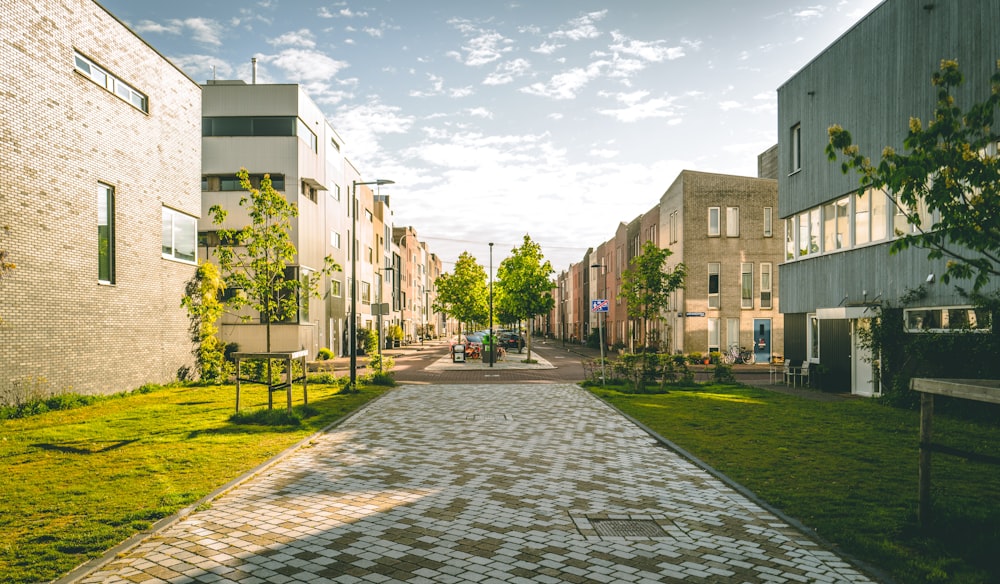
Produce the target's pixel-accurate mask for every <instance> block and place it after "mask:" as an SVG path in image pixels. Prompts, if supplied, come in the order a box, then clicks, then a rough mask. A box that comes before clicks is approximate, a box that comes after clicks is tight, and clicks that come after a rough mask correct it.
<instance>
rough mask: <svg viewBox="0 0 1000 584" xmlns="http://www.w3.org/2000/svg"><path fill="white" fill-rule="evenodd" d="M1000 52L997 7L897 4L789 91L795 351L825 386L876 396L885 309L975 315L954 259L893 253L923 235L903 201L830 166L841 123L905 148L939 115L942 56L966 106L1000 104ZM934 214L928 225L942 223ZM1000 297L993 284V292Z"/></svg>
mask: <svg viewBox="0 0 1000 584" xmlns="http://www.w3.org/2000/svg"><path fill="white" fill-rule="evenodd" d="M998 57H1000V0H977V1H976V2H927V1H924V0H888V1H887V2H884V3H882V4H880V5H879V6H878V7H876V8H875V9H874V10H872V12H871V13H869V14H868V15H867V16H866V17H865V18H864V19H862V20H861V21H860V22H858V24H857V25H855V26H854V27H853V28H852V29H851V30H849V31H848V32H847V33H845V34H844V35H843V36H842V37H841V38H840V39H838V40H837V41H836V42H834V43H833V44H832V45H831V46H830V47H828V48H827V49H826V50H825V51H824V52H823V53H821V54H820V55H818V56H817V57H816V58H815V59H813V60H812V62H810V63H809V64H808V65H806V67H804V68H803V69H802V70H801V71H799V72H798V73H796V74H795V75H794V76H792V78H791V79H789V80H788V81H787V82H786V83H785V84H784V85H782V86H781V87H780V88H779V89H778V124H779V137H778V151H779V168H780V171H779V175H778V190H779V192H780V202H779V209H778V216H779V218H780V219H781V220H782V221H783V223H784V226H783V230H782V231H783V233H782V236H783V238H784V246H785V250H784V257H785V260H784V263H783V264H782V265H781V268H780V275H781V280H782V282H783V286H782V293H781V311H782V312H783V313H784V314H785V353H786V356H787V357H788V358H790V359H792V360H795V361H797V362H801V361H807V362H809V363H810V364H814V365H815V364H818V365H822V366H823V370H824V380H823V382H824V385H826V384H829V386H830V387H831V388H833V389H843V390H845V391H846V389H847V388H850V390H851V392H853V393H855V394H860V395H873V394H877V393H879V391H880V388H879V385H878V380H877V379H876V378H875V376H874V375H873V358H872V355H871V354H870V352H869V351H868V349H866V347H865V345H864V343H863V341H862V339H863V336H864V331H865V329H866V328H868V326H869V324H870V319H871V318H872V317H873V316H874V315H875V314H877V312H878V310H879V307H880V306H881V305H883V304H888V305H893V306H902V301H901V299H902V298H904V297H906V296H910V297H911V299H912V298H914V296H915V295H913V294H910V293H911V292H912V291H914V290H917V289H922V291H923V295H922V298H920V299H916V300H912V301H911V302H910V304H908V305H907V309H906V311H905V317H906V318H905V320H906V322H907V327H912V329H913V330H914V331H917V330H927V329H935V330H942V331H946V330H948V329H949V328H951V327H953V326H958V325H959V324H961V323H963V322H964V323H968V322H969V316H970V315H972V314H974V313H972V312H971V306H970V305H969V303H968V301H967V300H964V299H962V297H961V296H960V295H958V294H957V293H956V291H955V290H954V288H953V287H952V286H946V285H943V284H941V283H940V281H939V280H938V278H940V275H941V274H942V273H943V271H944V269H945V265H946V263H945V262H946V260H944V259H941V260H929V259H927V251H926V250H921V249H913V248H911V249H909V250H905V251H903V252H901V253H899V254H896V255H890V253H889V246H890V245H891V244H892V241H893V240H894V239H895V238H896V237H897V234H898V233H905V232H907V231H909V230H911V229H912V226H910V225H908V223H907V221H906V218H905V216H904V215H903V214H902V212H901V211H900V210H899V209H898V207H897V205H896V203H895V199H894V197H893V193H887V192H881V191H873V190H871V189H867V190H862V191H861V192H860V193H858V192H857V191H858V177H857V176H856V175H854V174H848V175H844V174H843V173H842V172H841V169H840V164H839V163H831V162H829V161H828V160H827V158H826V155H825V153H824V147H825V146H826V144H827V141H828V135H827V130H828V128H829V127H830V126H831V125H833V124H839V125H841V126H843V127H844V128H845V129H847V130H848V131H850V132H851V134H852V135H853V138H854V141H855V143H856V144H857V145H858V146H859V147H860V149H861V151H862V152H863V153H865V154H867V155H870V156H872V157H873V158H876V157H878V156H879V155H880V153H881V152H882V150H883V148H884V147H885V146H892V147H893V148H895V149H896V150H897V151H899V152H903V151H904V149H903V147H902V142H903V139H904V137H905V136H906V134H907V131H908V128H909V120H910V117H911V116H913V117H918V118H921V119H924V120H926V119H927V118H928V117H929V116H930V115H931V114H932V112H933V110H934V105H935V100H936V93H935V89H934V88H932V86H931V84H930V78H931V75H932V74H933V73H934V72H936V71H938V70H939V68H940V63H941V61H942V60H943V59H956V60H957V61H958V63H959V66H960V67H961V69H962V72H963V73H964V74H965V77H966V81H965V84H964V85H963V86H962V88H961V90H960V95H959V96H958V98H959V104H958V105H959V106H960V107H961V106H962V104H963V103H964V104H966V105H967V104H968V103H971V102H972V101H981V100H983V99H985V97H986V96H988V95H989V93H990V84H989V77H990V74H991V73H993V72H994V71H995V68H996V62H997V58H998ZM923 214H924V215H925V217H924V226H925V227H929V226H930V225H931V224H933V219H934V218H933V217H931V216H930V215H929V214H927V213H926V212H924V213H923ZM997 289H998V286H997V283H995V282H994V283H991V285H990V287H989V289H988V291H996V290H997ZM973 318H974V317H973Z"/></svg>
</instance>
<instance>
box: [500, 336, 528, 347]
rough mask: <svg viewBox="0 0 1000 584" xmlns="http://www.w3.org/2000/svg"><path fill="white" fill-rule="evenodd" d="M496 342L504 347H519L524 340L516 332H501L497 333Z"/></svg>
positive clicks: (522, 344)
mask: <svg viewBox="0 0 1000 584" xmlns="http://www.w3.org/2000/svg"><path fill="white" fill-rule="evenodd" d="M497 344H498V345H500V346H501V347H503V348H505V349H520V348H521V347H522V346H524V340H523V339H522V338H521V335H519V334H517V333H512V332H501V333H500V334H499V335H497Z"/></svg>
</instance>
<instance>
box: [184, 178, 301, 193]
mask: <svg viewBox="0 0 1000 584" xmlns="http://www.w3.org/2000/svg"><path fill="white" fill-rule="evenodd" d="M267 176H268V177H270V179H271V188H273V189H274V190H276V191H283V190H285V175H283V174H268V175H267ZM249 179H250V186H252V187H253V188H255V189H259V188H260V183H261V181H262V180H264V175H263V174H251V175H250V176H249ZM201 185H202V187H201V190H203V191H242V190H243V185H242V184H241V183H240V178H239V177H238V176H236V175H235V174H227V175H221V176H205V177H202V179H201Z"/></svg>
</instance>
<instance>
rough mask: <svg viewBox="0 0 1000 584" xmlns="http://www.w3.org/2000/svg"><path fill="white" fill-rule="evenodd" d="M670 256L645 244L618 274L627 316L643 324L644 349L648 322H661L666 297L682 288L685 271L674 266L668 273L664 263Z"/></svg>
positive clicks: (666, 252) (651, 244) (683, 267)
mask: <svg viewBox="0 0 1000 584" xmlns="http://www.w3.org/2000/svg"><path fill="white" fill-rule="evenodd" d="M671 255H673V253H672V252H671V251H670V250H669V249H660V248H659V246H657V245H656V243H654V242H653V241H647V242H646V243H644V244H643V246H642V252H641V253H640V254H639V255H637V256H635V257H634V258H632V261H631V262H629V268H628V269H627V270H625V272H624V273H623V274H622V296H623V297H624V298H625V303H626V307H627V308H626V310H627V312H628V315H629V317H630V318H639V319H642V321H643V327H642V334H643V336H642V344H643V346H646V345H647V341H648V335H649V322H650V321H653V320H661V319H662V318H663V310H665V309H666V308H667V307H668V306H669V305H670V293H671V292H673V291H674V290H677V289H679V288H683V287H684V278H685V277H686V276H687V267H686V266H685V265H684V264H677V266H675V267H674V269H673V270H670V271H668V270H667V269H666V263H667V258H669V257H670V256H671Z"/></svg>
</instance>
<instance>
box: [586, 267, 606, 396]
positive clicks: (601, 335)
mask: <svg viewBox="0 0 1000 584" xmlns="http://www.w3.org/2000/svg"><path fill="white" fill-rule="evenodd" d="M590 267H591V268H600V270H601V274H602V275H603V276H604V288H605V290H603V292H604V294H603V295H604V296H605V298H604V299H603V300H604V301H605V302H607V300H608V299H607V287H608V276H607V274H605V273H604V265H603V264H591V265H590ZM602 312H603V311H602ZM604 315H605V316H604V320H605V322H607V318H608V317H607V313H606V312H604ZM597 339H598V341H600V343H601V385H604V384H605V383H606V381H605V377H606V376H605V374H604V327H602V326H601V313H598V314H597Z"/></svg>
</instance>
